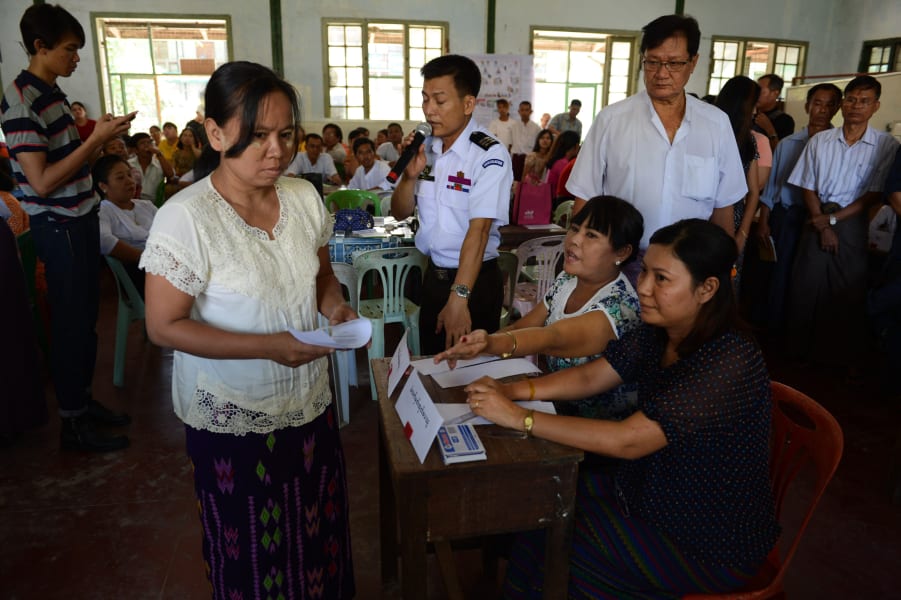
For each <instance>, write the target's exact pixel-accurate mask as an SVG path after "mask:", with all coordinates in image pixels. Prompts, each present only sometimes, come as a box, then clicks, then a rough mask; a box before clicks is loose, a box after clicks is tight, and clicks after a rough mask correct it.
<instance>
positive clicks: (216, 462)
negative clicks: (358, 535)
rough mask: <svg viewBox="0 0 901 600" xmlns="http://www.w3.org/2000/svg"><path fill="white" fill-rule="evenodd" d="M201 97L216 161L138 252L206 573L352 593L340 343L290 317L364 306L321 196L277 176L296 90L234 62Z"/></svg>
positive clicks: (234, 585)
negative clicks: (335, 263) (339, 263)
mask: <svg viewBox="0 0 901 600" xmlns="http://www.w3.org/2000/svg"><path fill="white" fill-rule="evenodd" d="M205 106H206V121H205V123H204V126H205V128H206V132H207V135H208V137H209V141H210V144H209V147H208V149H206V150H205V151H204V152H205V154H204V156H203V157H201V160H200V163H199V164H201V165H210V164H212V165H215V166H214V168H213V170H212V173H211V174H210V175H209V176H206V177H204V174H203V173H202V171H201V172H200V173H198V181H197V183H195V184H193V185H191V186H190V187H188V188H186V189H184V190H182V191H181V192H180V193H178V194H177V195H175V196H174V197H173V198H172V199H170V200H169V201H168V202H167V203H166V204H165V205H164V206H163V208H162V209H160V211H159V213H157V218H156V220H155V221H154V224H153V228H152V230H151V232H150V237H149V239H148V240H147V246H146V249H145V251H144V254H143V256H142V259H141V266H142V267H143V268H144V269H145V270H146V271H147V273H148V275H147V284H146V289H147V331H148V333H149V335H150V337H151V339H152V340H153V341H154V342H155V343H157V344H160V345H163V346H171V347H173V348H174V349H175V361H174V367H173V385H172V395H173V398H172V400H173V404H174V406H175V412H176V413H177V415H178V416H179V417H180V418H181V419H182V421H184V422H185V430H186V442H187V451H188V455H189V456H190V458H191V461H192V464H193V471H194V479H195V489H196V494H197V499H198V503H199V507H200V518H201V524H202V528H203V552H204V558H205V559H206V562H207V575H208V577H209V579H210V584H211V585H212V587H213V590H214V593H213V595H214V597H219V596H222V597H225V596H238V595H242V596H243V597H246V598H249V597H251V596H256V595H263V594H265V595H267V596H272V597H275V596H285V597H291V596H296V597H304V596H309V595H311V594H312V593H313V592H312V590H314V589H315V591H316V592H317V593H318V594H319V597H322V598H350V597H352V596H353V594H354V580H353V566H352V562H351V551H350V528H349V521H348V510H347V509H348V502H347V488H346V483H345V471H344V456H343V452H342V449H341V444H340V440H339V438H338V429H337V422H336V419H335V416H334V410H333V406H332V399H331V393H330V391H329V378H328V371H327V362H326V358H325V356H326V354H328V353H329V352H330V350H328V349H326V348H322V347H318V346H309V345H306V344H303V343H301V342H299V341H298V340H296V339H295V338H294V337H293V336H292V335H291V334H290V333H288V329H289V328H294V329H298V330H310V329H315V328H316V326H317V313H322V314H323V315H325V316H326V317H328V318H329V320H330V321H331V322H332V323H338V322H343V321H347V320H350V319H353V318H356V314H355V313H354V312H353V310H352V309H351V308H350V307H349V306H348V305H347V304H346V303H345V302H344V298H343V296H342V294H341V288H340V286H339V284H338V281H337V280H336V278H335V276H334V274H333V273H332V270H331V264H330V262H329V255H328V246H327V244H328V240H329V236H330V232H331V221H330V218H329V215H328V213H327V212H326V211H325V208H324V206H323V204H322V201H321V200H320V199H319V196H318V195H317V193H316V191H315V189H314V188H313V186H312V185H311V184H310V183H309V182H307V181H305V180H303V179H299V178H298V179H291V178H282V177H280V175H281V173H282V171H284V169H285V167H286V166H287V165H288V163H289V162H291V160H292V159H293V158H294V154H295V151H296V147H297V141H296V137H295V136H296V131H297V128H298V126H299V124H300V118H299V109H298V103H297V95H296V92H295V90H294V88H292V87H291V86H290V85H289V84H287V83H286V82H285V81H283V80H282V79H280V78H279V77H278V76H277V75H276V74H275V73H273V72H272V71H271V70H269V69H267V68H266V67H263V66H261V65H257V64H254V63H249V62H234V63H228V64H225V65H223V66H222V67H220V68H219V69H217V70H216V72H215V73H214V74H213V76H212V77H211V78H210V81H209V83H208V84H207V88H206V105H205ZM266 582H268V583H266ZM263 585H265V586H266V587H265V589H262V588H261V586H263ZM273 587H275V588H278V589H272V588H273Z"/></svg>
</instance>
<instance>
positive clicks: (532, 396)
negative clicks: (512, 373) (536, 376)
mask: <svg viewBox="0 0 901 600" xmlns="http://www.w3.org/2000/svg"><path fill="white" fill-rule="evenodd" d="M526 382H527V383H528V384H529V400H534V399H535V384H534V383H532V380H531V379H526Z"/></svg>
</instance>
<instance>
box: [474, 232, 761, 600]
mask: <svg viewBox="0 0 901 600" xmlns="http://www.w3.org/2000/svg"><path fill="white" fill-rule="evenodd" d="M736 254H737V249H736V246H735V242H734V240H733V239H732V238H731V237H730V236H729V235H728V234H727V233H725V232H724V231H723V230H722V229H721V228H720V227H718V226H716V225H713V224H711V223H709V222H707V221H702V220H699V219H690V220H685V221H679V222H677V223H675V224H673V225H669V226H667V227H664V228H663V229H661V230H659V231H657V232H656V233H655V234H654V235H653V236H652V237H651V241H650V246H649V248H648V251H647V254H646V255H645V257H644V261H643V264H642V271H641V275H640V277H639V281H638V297H639V298H640V300H641V319H642V321H643V322H644V323H643V325H641V326H640V327H639V328H637V329H635V330H634V331H631V332H629V333H627V334H626V335H625V336H623V338H622V339H620V340H615V341H611V342H610V344H609V346H608V347H607V350H606V352H605V353H604V358H601V359H598V360H596V361H593V362H590V363H587V364H585V365H582V366H579V367H573V368H571V369H564V370H563V371H559V372H557V373H553V374H551V375H547V376H545V377H541V378H538V379H531V380H524V381H518V382H515V383H512V384H506V385H503V384H499V383H497V382H495V381H493V380H491V379H488V378H485V379H482V380H480V381H478V382H475V383H473V384H471V385H469V386H468V387H467V391H468V393H469V403H470V405H471V407H472V410H473V411H474V412H475V413H476V414H478V415H480V416H483V417H485V418H487V419H489V420H491V421H493V422H495V423H497V424H499V425H502V426H504V427H508V428H511V429H517V430H519V431H525V432H526V433H530V434H532V435H535V436H537V437H542V438H545V439H549V440H553V441H556V442H560V443H563V444H568V445H571V446H575V447H577V448H581V449H583V450H586V451H589V452H595V453H598V454H603V455H607V456H613V457H618V458H621V459H625V460H622V461H620V462H619V463H618V465H617V467H616V469H615V470H614V471H613V473H600V472H597V471H592V470H591V469H582V470H580V483H579V491H578V496H577V512H576V527H575V533H574V536H573V548H572V552H571V554H570V583H569V597H570V598H599V597H603V598H625V597H629V598H632V597H642V598H644V597H653V598H664V597H665V598H669V597H680V596H681V595H683V594H687V593H695V592H699V593H716V592H726V591H732V590H736V589H739V588H741V587H742V586H743V584H745V583H746V582H747V581H748V580H749V579H750V578H751V577H752V576H753V575H754V574H755V573H756V571H757V569H758V567H759V566H760V565H761V563H762V562H763V561H764V558H765V557H766V555H767V553H768V552H769V551H770V549H771V548H772V547H773V544H774V543H775V542H776V539H777V537H778V535H779V525H778V524H777V522H776V520H775V516H774V506H773V499H772V493H771V490H770V483H769V476H768V471H769V469H768V464H769V432H770V409H771V406H770V391H769V377H768V375H767V371H766V366H765V365H764V362H763V356H762V354H761V352H760V349H759V348H758V347H757V345H756V343H755V342H754V341H753V339H752V338H751V336H750V334H748V333H746V332H745V331H743V330H742V328H741V327H740V326H739V322H738V318H737V310H736V303H735V299H734V297H733V293H732V285H731V282H730V273H731V270H732V265H733V263H734V261H735V257H736ZM624 381H634V382H637V384H638V411H637V412H635V413H634V414H633V415H632V416H630V417H629V418H627V419H626V420H624V421H620V422H615V421H606V420H600V419H585V418H579V417H567V416H558V415H549V414H540V413H532V412H530V411H526V410H523V409H522V408H520V407H518V406H516V405H515V404H513V402H512V401H511V400H525V399H529V398H540V399H551V398H554V399H561V400H565V399H576V398H580V397H582V396H584V395H585V393H586V391H587V392H589V393H599V392H602V391H604V390H608V389H611V388H613V387H615V386H617V385H620V384H621V383H623V382H624ZM542 539H543V533H542V532H533V533H531V534H526V535H524V536H521V537H520V538H519V540H518V541H517V544H516V546H515V547H514V550H513V553H512V555H511V558H510V563H509V565H508V569H507V580H506V583H505V597H507V598H536V597H540V595H541V591H540V590H541V587H542V576H541V565H542V564H543V557H542V550H543V548H544V545H543V541H542Z"/></svg>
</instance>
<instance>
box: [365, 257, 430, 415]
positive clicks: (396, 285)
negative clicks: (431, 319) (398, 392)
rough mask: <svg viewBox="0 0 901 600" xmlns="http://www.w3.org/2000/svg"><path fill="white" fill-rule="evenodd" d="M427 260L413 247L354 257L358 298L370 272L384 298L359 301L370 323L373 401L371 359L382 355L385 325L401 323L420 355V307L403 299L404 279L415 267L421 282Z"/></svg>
mask: <svg viewBox="0 0 901 600" xmlns="http://www.w3.org/2000/svg"><path fill="white" fill-rule="evenodd" d="M426 260H427V259H426V257H425V256H424V255H423V254H422V253H421V252H420V251H419V250H417V249H416V248H413V247H403V248H382V249H380V250H369V251H368V252H360V253H359V254H357V255H356V256H354V270H355V271H356V274H357V297H358V298H359V296H360V289H361V288H362V285H363V279H364V276H365V275H366V273H368V272H369V271H375V272H376V273H378V281H377V282H376V283H380V284H381V289H382V291H383V295H382V297H381V298H371V299H367V300H359V310H358V311H357V312H358V313H359V314H360V316H361V317H366V318H367V319H370V320H371V321H372V344H371V345H370V347H369V351H368V354H369V362H370V364H369V365H368V366H369V386H370V389H371V391H372V399H373V400H376V399H377V396H376V391H375V378H373V376H372V364H371V361H372V359H373V358H382V357H384V356H385V324H387V323H402V324H403V326H404V328H405V329H406V328H409V329H410V335H409V336H407V339H408V340H409V342H410V349H411V352H412V353H413V354H414V355H417V354H419V305H417V304H415V303H414V302H412V301H411V300H408V299H407V298H406V297H405V296H404V290H405V289H406V284H407V278H408V277H409V275H410V273H411V272H412V271H413V270H414V269H416V268H418V269H419V273H417V274H416V277H419V282H420V283H421V282H422V278H423V275H424V274H425V267H426ZM377 288H378V286H376V289H377Z"/></svg>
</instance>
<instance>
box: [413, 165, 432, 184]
mask: <svg viewBox="0 0 901 600" xmlns="http://www.w3.org/2000/svg"><path fill="white" fill-rule="evenodd" d="M416 179H420V180H422V181H435V176H434V175H432V165H426V166H425V168H424V169H423V170H422V173H420V174H419V177H417V178H416Z"/></svg>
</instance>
